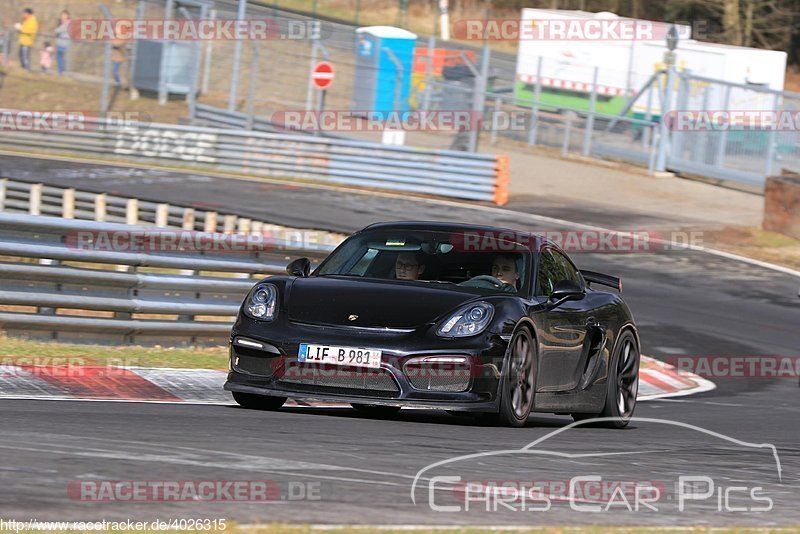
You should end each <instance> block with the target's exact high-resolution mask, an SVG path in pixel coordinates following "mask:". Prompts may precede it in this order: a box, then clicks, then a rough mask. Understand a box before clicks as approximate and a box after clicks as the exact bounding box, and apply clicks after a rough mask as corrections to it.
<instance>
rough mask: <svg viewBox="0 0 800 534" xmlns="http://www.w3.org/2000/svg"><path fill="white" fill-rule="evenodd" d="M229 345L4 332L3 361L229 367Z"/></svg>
mask: <svg viewBox="0 0 800 534" xmlns="http://www.w3.org/2000/svg"><path fill="white" fill-rule="evenodd" d="M227 358H228V348H227V347H178V348H173V347H161V346H154V347H141V346H130V347H128V346H124V347H113V346H105V345H73V344H67V343H57V342H48V341H34V340H28V339H20V338H15V337H8V336H6V335H5V334H0V363H3V364H8V363H12V362H15V361H16V362H19V363H27V364H33V365H70V366H75V365H124V366H132V367H179V368H183V369H226V368H227V367H228V360H227Z"/></svg>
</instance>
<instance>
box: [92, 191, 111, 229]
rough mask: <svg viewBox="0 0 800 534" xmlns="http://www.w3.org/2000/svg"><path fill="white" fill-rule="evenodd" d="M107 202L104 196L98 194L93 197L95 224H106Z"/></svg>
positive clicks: (103, 194)
mask: <svg viewBox="0 0 800 534" xmlns="http://www.w3.org/2000/svg"><path fill="white" fill-rule="evenodd" d="M107 207H108V205H107V201H106V194H105V193H100V194H98V195H95V197H94V220H95V221H97V222H106V214H107Z"/></svg>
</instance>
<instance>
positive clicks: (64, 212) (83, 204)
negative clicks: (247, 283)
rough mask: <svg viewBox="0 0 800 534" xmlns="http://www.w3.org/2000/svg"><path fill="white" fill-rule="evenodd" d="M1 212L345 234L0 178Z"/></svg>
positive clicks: (312, 235)
mask: <svg viewBox="0 0 800 534" xmlns="http://www.w3.org/2000/svg"><path fill="white" fill-rule="evenodd" d="M0 212H5V213H27V214H29V215H50V216H54V217H63V218H65V219H85V220H90V221H91V220H93V221H97V222H114V223H126V224H146V225H150V224H152V225H154V226H157V227H161V228H169V227H173V228H181V229H183V230H198V231H203V232H211V233H213V232H221V233H232V232H238V233H243V234H248V233H251V234H252V233H255V234H264V235H269V236H270V237H276V238H279V239H289V240H292V239H295V240H296V239H298V238H302V240H303V242H309V243H312V244H323V245H338V244H339V243H341V242H342V241H343V240H344V238H345V237H346V236H345V235H344V234H338V233H335V232H327V231H323V230H312V229H301V228H289V227H286V226H281V225H277V224H272V223H269V222H265V221H259V220H253V219H250V218H246V217H239V216H237V215H233V214H224V213H218V212H216V211H206V210H202V209H196V208H192V207H189V206H176V205H174V204H169V203H164V202H152V201H147V200H140V199H137V198H130V197H122V196H116V195H109V194H106V193H92V192H89V191H76V190H75V189H73V188H65V187H58V186H52V185H44V184H40V183H36V182H22V181H19V180H13V179H10V178H2V177H0Z"/></svg>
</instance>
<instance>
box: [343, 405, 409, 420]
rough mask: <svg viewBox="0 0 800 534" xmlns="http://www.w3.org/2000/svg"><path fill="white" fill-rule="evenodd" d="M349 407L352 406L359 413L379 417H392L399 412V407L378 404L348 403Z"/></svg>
mask: <svg viewBox="0 0 800 534" xmlns="http://www.w3.org/2000/svg"><path fill="white" fill-rule="evenodd" d="M350 406H352V407H353V408H355V409H356V410H357V411H359V412H361V413H365V414H369V415H374V416H379V417H385V416H388V415H394V414H396V413H397V412H399V411H400V406H381V405H379V404H356V403H350Z"/></svg>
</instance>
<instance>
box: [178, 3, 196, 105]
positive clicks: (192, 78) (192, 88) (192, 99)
mask: <svg viewBox="0 0 800 534" xmlns="http://www.w3.org/2000/svg"><path fill="white" fill-rule="evenodd" d="M178 10H179V11H180V12H181V15H183V18H185V19H186V20H194V17H193V16H192V14H191V13H189V10H188V9H186V8H185V7H179V8H178ZM191 47H192V63H191V65H192V66H191V70H190V74H189V90H188V92H187V93H186V102H187V104H188V105H189V119H190V120H194V114H195V108H196V106H197V79H198V77H199V75H200V43H199V42H197V41H195V42H193V43H191Z"/></svg>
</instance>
